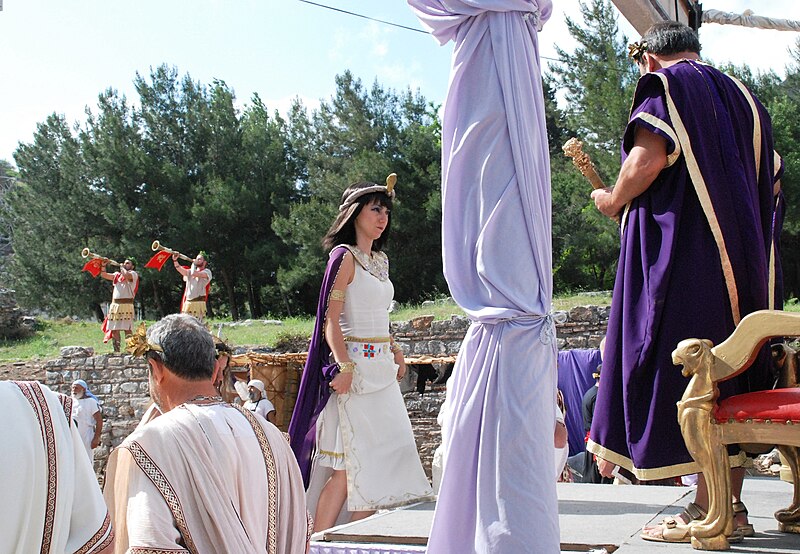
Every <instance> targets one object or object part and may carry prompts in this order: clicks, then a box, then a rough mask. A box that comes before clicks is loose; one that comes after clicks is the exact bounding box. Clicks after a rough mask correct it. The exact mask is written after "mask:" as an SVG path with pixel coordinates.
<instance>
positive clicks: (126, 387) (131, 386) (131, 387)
mask: <svg viewBox="0 0 800 554" xmlns="http://www.w3.org/2000/svg"><path fill="white" fill-rule="evenodd" d="M119 389H120V390H121V391H122V392H127V393H128V394H133V393H135V392H139V383H122V384H121V385H120V387H119Z"/></svg>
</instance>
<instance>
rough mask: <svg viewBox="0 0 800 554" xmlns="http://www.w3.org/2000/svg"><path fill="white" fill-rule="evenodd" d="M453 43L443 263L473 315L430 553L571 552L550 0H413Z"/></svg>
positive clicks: (456, 385) (447, 427) (453, 381)
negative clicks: (560, 384)
mask: <svg viewBox="0 0 800 554" xmlns="http://www.w3.org/2000/svg"><path fill="white" fill-rule="evenodd" d="M408 2H409V4H410V5H411V6H412V8H413V9H414V10H415V12H416V13H417V15H418V17H419V18H420V20H421V21H422V23H423V25H424V26H425V27H427V28H428V29H430V31H431V32H432V33H433V35H434V37H435V38H436V39H437V40H438V41H439V42H440V43H441V44H444V43H446V42H448V41H450V40H452V41H454V42H455V50H454V54H453V60H452V72H451V75H450V87H449V91H448V94H447V99H446V101H445V109H444V120H443V129H442V173H443V175H442V204H443V230H442V234H443V237H442V240H443V258H444V271H445V277H446V278H447V282H448V285H449V287H450V291H451V293H452V295H453V297H454V298H455V300H456V301H457V302H458V304H459V305H460V306H461V307H462V308H463V309H464V310H465V311H466V312H467V314H468V315H469V317H470V319H471V320H472V325H471V326H470V329H469V331H468V332H467V335H466V337H465V339H464V342H463V343H462V346H461V350H460V352H459V356H458V359H457V361H456V366H455V368H454V370H453V375H452V377H451V378H450V381H449V383H448V387H449V388H448V395H447V401H446V404H447V407H446V410H447V416H446V417H445V418H444V422H443V425H442V442H443V445H444V449H445V456H444V469H443V475H442V484H441V489H440V492H439V499H438V503H437V507H436V513H435V515H434V521H433V528H432V530H431V536H430V540H429V542H428V552H430V553H432V554H440V553H451V552H465V553H466V552H481V553H482V552H503V553H504V554H506V553H513V552H531V549H532V548H534V546H533V545H534V544H535V545H536V546H535V549H536V551H537V552H545V553H546V552H558V551H559V528H558V505H557V499H556V490H555V480H554V479H553V477H552V472H551V471H550V469H549V468H551V467H552V464H553V429H554V422H555V413H554V411H555V407H554V404H555V403H554V398H555V384H556V347H555V341H554V325H553V320H552V317H551V316H550V315H549V310H550V305H551V295H552V268H551V246H550V244H551V237H550V166H549V157H548V145H547V134H546V130H545V122H544V106H543V97H542V83H541V73H540V66H539V52H538V43H537V40H538V39H537V31H538V28H541V25H542V24H543V23H544V22H545V21H546V20H547V19H548V18H549V16H550V12H551V8H552V6H551V3H550V1H549V0H539V1H526V0H483V1H480V2H478V1H475V0H473V1H467V0H408Z"/></svg>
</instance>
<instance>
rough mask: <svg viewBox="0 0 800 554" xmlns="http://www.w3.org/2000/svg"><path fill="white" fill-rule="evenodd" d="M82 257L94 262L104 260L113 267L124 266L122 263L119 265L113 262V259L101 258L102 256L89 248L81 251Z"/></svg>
mask: <svg viewBox="0 0 800 554" xmlns="http://www.w3.org/2000/svg"><path fill="white" fill-rule="evenodd" d="M81 257H82V258H91V259H93V260H103V261H104V262H106V263H109V264H111V265H122V264H121V263H119V262H117V261H115V260H112V259H111V258H106V257H105V256H101V255H100V254H95V253H94V252H92V251H91V250H89V249H88V248H84V249H83V250H81Z"/></svg>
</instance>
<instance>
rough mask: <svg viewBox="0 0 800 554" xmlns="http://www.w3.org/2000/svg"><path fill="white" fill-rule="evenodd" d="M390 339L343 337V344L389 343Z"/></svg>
mask: <svg viewBox="0 0 800 554" xmlns="http://www.w3.org/2000/svg"><path fill="white" fill-rule="evenodd" d="M391 340H392V339H391V337H345V338H344V342H391Z"/></svg>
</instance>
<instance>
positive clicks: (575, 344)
mask: <svg viewBox="0 0 800 554" xmlns="http://www.w3.org/2000/svg"><path fill="white" fill-rule="evenodd" d="M567 348H569V349H574V348H586V337H567Z"/></svg>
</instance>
